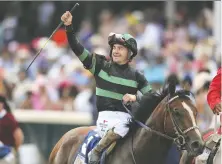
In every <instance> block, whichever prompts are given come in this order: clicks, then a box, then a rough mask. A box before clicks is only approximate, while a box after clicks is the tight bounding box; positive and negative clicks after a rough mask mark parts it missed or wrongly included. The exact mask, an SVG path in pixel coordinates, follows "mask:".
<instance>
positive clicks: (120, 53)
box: [112, 44, 129, 65]
mask: <svg viewBox="0 0 222 164" xmlns="http://www.w3.org/2000/svg"><path fill="white" fill-rule="evenodd" d="M112 59H113V62H115V63H117V64H120V65H122V64H126V63H127V62H128V61H129V59H128V49H127V48H126V47H124V46H123V45H120V44H114V45H113V50H112Z"/></svg>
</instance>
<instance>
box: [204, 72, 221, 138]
mask: <svg viewBox="0 0 222 164" xmlns="http://www.w3.org/2000/svg"><path fill="white" fill-rule="evenodd" d="M207 102H208V104H209V106H210V108H211V109H212V111H213V112H214V114H219V113H220V112H221V68H220V69H219V70H218V71H217V75H216V76H215V77H214V78H213V80H212V81H211V83H210V88H209V92H208V94H207ZM218 133H219V134H221V126H220V129H219V131H218Z"/></svg>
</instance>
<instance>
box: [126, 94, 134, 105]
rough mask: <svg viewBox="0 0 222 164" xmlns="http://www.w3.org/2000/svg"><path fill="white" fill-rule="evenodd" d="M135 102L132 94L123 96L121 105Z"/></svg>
mask: <svg viewBox="0 0 222 164" xmlns="http://www.w3.org/2000/svg"><path fill="white" fill-rule="evenodd" d="M135 101H136V95H132V94H128V93H127V94H125V95H124V96H123V103H124V104H127V103H132V102H135Z"/></svg>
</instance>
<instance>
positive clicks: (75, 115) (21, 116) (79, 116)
mask: <svg viewBox="0 0 222 164" xmlns="http://www.w3.org/2000/svg"><path fill="white" fill-rule="evenodd" d="M13 114H14V116H15V118H16V119H17V121H18V122H19V123H37V124H64V125H90V124H91V123H92V116H91V113H88V112H66V111H49V110H44V111H35V110H32V109H30V110H21V109H16V110H14V111H13Z"/></svg>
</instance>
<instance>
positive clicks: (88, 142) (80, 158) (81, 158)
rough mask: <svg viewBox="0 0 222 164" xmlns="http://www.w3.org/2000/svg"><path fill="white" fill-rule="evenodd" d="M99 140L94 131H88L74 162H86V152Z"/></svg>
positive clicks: (78, 163) (83, 163)
mask: <svg viewBox="0 0 222 164" xmlns="http://www.w3.org/2000/svg"><path fill="white" fill-rule="evenodd" d="M100 140H101V138H100V137H99V135H98V134H97V133H96V132H95V131H94V130H92V131H90V132H89V133H88V135H87V136H86V137H85V139H84V141H83V143H82V145H81V146H80V148H79V150H78V152H77V156H76V159H75V161H74V164H88V154H89V152H90V151H91V150H92V149H93V148H94V147H95V146H96V144H97V143H98V142H99V141H100Z"/></svg>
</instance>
